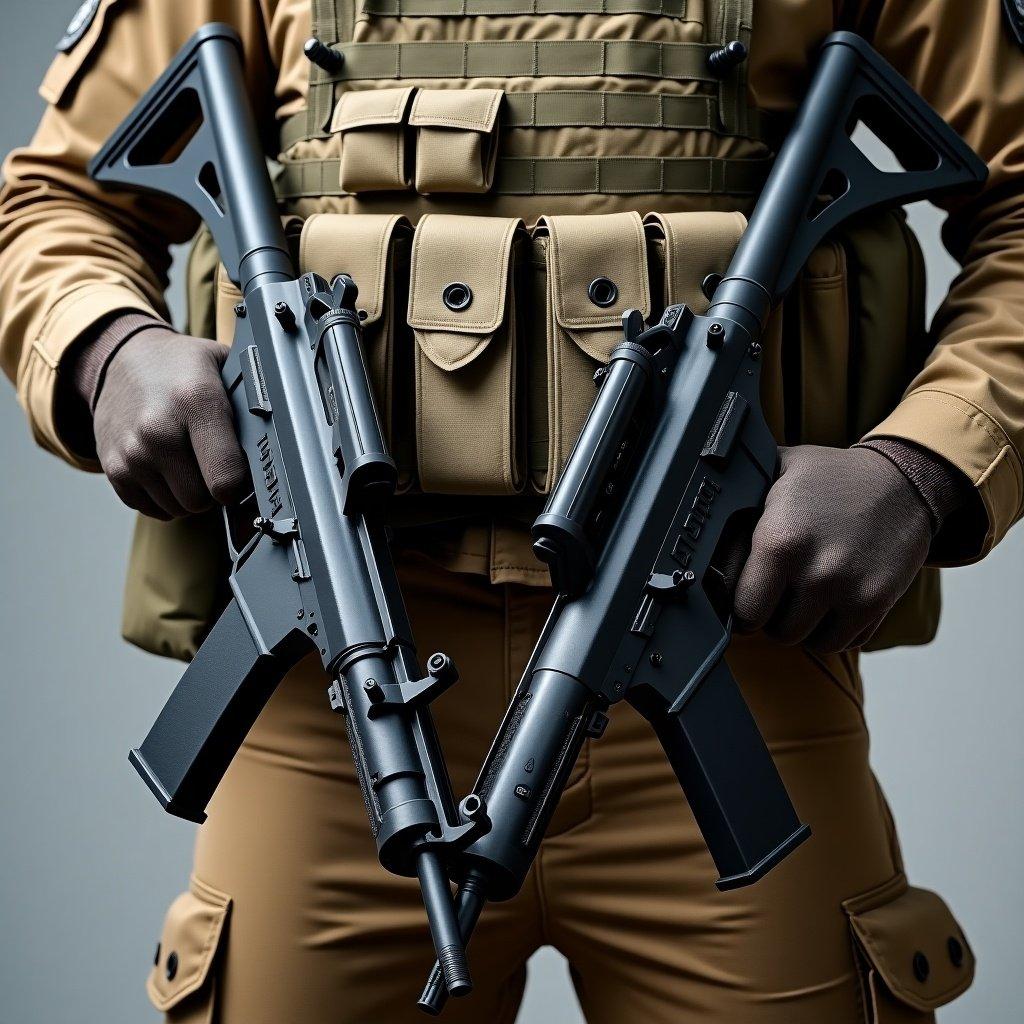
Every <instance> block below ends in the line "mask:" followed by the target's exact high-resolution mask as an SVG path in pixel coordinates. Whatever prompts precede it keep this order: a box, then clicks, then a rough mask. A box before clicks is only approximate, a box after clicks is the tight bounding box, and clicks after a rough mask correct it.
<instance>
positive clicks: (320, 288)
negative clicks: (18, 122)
mask: <svg viewBox="0 0 1024 1024" xmlns="http://www.w3.org/2000/svg"><path fill="white" fill-rule="evenodd" d="M240 53H241V43H240V41H239V38H238V36H237V35H236V34H235V32H234V31H233V30H232V29H231V28H229V27H227V26H224V25H207V26H205V27H204V28H202V29H200V31H199V32H197V33H196V35H195V36H193V38H192V39H191V40H190V41H189V42H188V43H187V44H186V45H185V47H184V48H183V49H182V50H181V52H180V53H179V54H178V56H177V57H176V58H175V59H174V62H173V63H172V64H171V66H170V67H169V68H168V69H167V70H166V71H165V72H164V74H163V75H162V76H161V78H160V79H159V81H157V82H156V84H155V85H154V86H153V87H152V88H151V89H150V90H149V92H148V93H147V94H146V95H145V96H144V97H143V98H142V100H141V101H140V102H139V103H138V105H137V106H136V108H135V110H134V111H133V112H132V113H131V114H130V115H129V117H128V118H127V119H126V120H125V121H124V123H123V124H122V125H121V126H120V127H119V128H118V129H117V131H116V132H115V133H114V135H113V137H112V138H111V139H110V140H109V141H108V142H107V144H106V145H105V146H104V147H103V149H102V150H101V152H100V153H99V154H98V155H97V156H96V158H95V160H94V161H93V162H92V164H91V166H90V172H91V173H92V175H93V177H94V178H96V179H97V180H98V181H101V182H104V183H106V182H112V183H117V184H120V185H128V186H133V187H138V188H143V189H148V190H150V191H154V192H158V193H162V194H164V195H167V196H173V197H176V198H178V199H179V200H182V201H184V202H185V203H187V204H188V205H189V206H190V207H191V208H192V209H193V210H195V212H196V213H198V214H199V215H200V217H202V218H203V220H205V221H206V223H207V224H208V225H209V228H210V230H211V231H212V232H213V236H214V239H215V240H216V242H217V245H218V248H219V249H220V255H221V258H222V260H223V262H224V265H225V267H226V268H227V271H228V274H229V275H230V277H231V279H232V280H233V281H235V282H237V283H238V284H239V285H240V287H241V290H242V295H243V297H244V301H243V302H242V303H241V304H240V305H239V306H238V307H236V313H237V315H238V322H237V332H236V337H235V341H234V344H233V346H232V348H231V351H230V354H229V356H228V359H227V362H226V364H225V367H224V372H223V379H224V385H225V387H226V388H227V391H228V394H229V396H230V399H231V404H232V406H233V409H234V418H235V426H236V428H237V431H238V436H239V440H240V442H241V445H242V448H243V450H244V451H245V454H246V458H247V459H248V462H249V468H250V470H251V472H252V478H253V481H254V488H255V493H254V494H253V495H252V496H250V498H249V499H246V502H243V506H242V507H243V508H245V507H247V506H251V508H252V511H253V512H256V513H258V514H257V515H256V516H255V518H254V522H253V526H254V528H253V530H252V532H251V534H249V535H248V536H247V537H246V538H245V539H244V541H242V540H238V541H236V540H235V539H234V536H233V530H232V528H231V525H230V522H229V525H228V546H229V548H230V552H231V557H232V561H233V568H232V571H231V576H230V585H231V594H232V597H231V600H230V602H229V604H228V606H227V608H226V609H225V611H224V613H223V614H222V615H221V617H220V619H219V620H218V621H217V623H216V624H215V625H214V627H213V629H212V631H211V632H210V634H209V636H208V637H207V639H206V640H205V642H204V643H203V644H202V646H201V647H200V648H199V651H198V653H197V654H196V657H195V659H194V660H193V661H192V663H191V664H190V665H189V667H188V669H187V670H186V672H185V674H184V676H183V677H182V679H181V681H180V682H179V683H178V685H177V687H176V688H175V690H174V692H173V693H172V694H171V697H170V699H169V700H168V702H167V704H166V706H165V707H164V709H163V711H162V712H161V713H160V716H159V718H158V719H157V721H156V723H155V724H154V726H153V728H152V729H151V730H150V733H149V735H148V736H147V737H146V739H145V741H144V742H143V744H142V746H141V747H139V748H138V749H137V750H133V751H132V752H131V763H132V764H133V765H134V766H135V768H136V770H137V771H138V772H139V774H140V775H141V776H142V778H143V779H144V780H145V781H146V782H147V784H148V785H149V787H150V789H151V790H152V791H153V793H154V794H155V795H156V797H157V799H159V801H160V803H161V804H162V805H163V806H164V808H165V809H166V810H168V811H169V812H170V813H172V814H176V815H178V816H179V817H182V818H186V819H188V820H190V821H196V822H202V821H203V820H204V819H205V813H204V810H205V807H206V804H207V802H208V801H209V799H210V797H211V795H212V794H213V791H214V790H215V789H216V787H217V785H218V783H219V782H220V779H221V777H222V776H223V774H224V772H225V770H226V769H227V766H228V764H229V763H230V762H231V760H232V758H233V757H234V755H235V753H236V752H237V750H238V748H239V746H240V745H241V743H242V741H243V739H244V738H245V735H246V733H247V732H248V731H249V729H250V727H251V726H252V724H253V722H255V720H256V718H257V716H258V715H259V713H260V711H261V709H262V708H263V707H264V705H265V704H266V702H267V700H268V699H269V698H270V695H271V694H272V693H273V691H274V689H275V687H276V686H277V684H278V683H279V682H280V681H281V679H282V677H283V676H284V675H285V673H286V672H287V671H288V670H289V669H290V668H291V667H292V666H293V665H295V664H296V662H297V661H298V660H299V659H300V658H302V657H303V656H304V655H306V654H307V653H309V652H311V651H316V652H317V653H318V654H319V655H320V659H321V661H322V662H323V665H324V668H325V669H326V670H327V672H328V673H329V676H330V678H331V679H332V680H333V683H332V684H331V686H330V689H329V694H330V701H331V706H332V707H333V708H334V709H335V710H337V711H340V712H343V713H344V714H345V715H346V722H347V728H348V735H349V741H350V745H351V747H352V753H353V755H354V758H355V763H356V769H357V773H358V776H359V782H360V785H361V787H362V791H363V797H364V799H365V802H366V809H367V812H368V814H369V817H370V823H371V828H372V831H373V834H374V838H375V839H376V841H377V849H378V852H379V855H380V861H381V863H382V864H383V865H384V866H385V867H386V868H387V869H388V870H389V871H392V872H395V873H397V874H400V875H408V876H418V877H419V881H420V885H421V888H422V893H423V899H424V902H425V904H426V908H427V914H428V917H429V920H430V929H431V933H432V936H433V940H434V945H435V947H436V949H437V954H438V957H439V958H440V961H441V962H442V963H443V964H444V972H443V973H444V978H445V983H446V987H447V989H448V991H450V992H451V993H452V994H463V993H465V992H467V991H469V989H470V987H471V983H470V979H469V975H468V972H467V969H466V962H465V951H464V948H463V943H462V939H461V937H460V935H459V929H458V925H457V922H456V918H455V912H454V905H453V902H452V894H451V890H450V888H449V883H448V878H447V874H446V872H445V867H444V865H445V861H446V855H445V854H444V851H445V849H446V848H447V847H448V846H450V845H452V844H455V845H458V844H459V843H466V842H469V841H471V840H472V838H473V837H474V836H475V835H476V834H477V833H478V832H480V831H481V830H482V829H483V828H485V827H486V819H485V817H484V815H483V808H482V806H481V804H480V802H479V800H478V799H477V798H476V797H470V798H467V801H464V804H463V807H462V808H461V813H457V812H456V808H455V806H454V801H453V799H452V794H451V784H450V782H449V779H448V775H447V771H446V769H445V766H444V762H443V759H442V757H441V754H440V750H439V747H438V742H437V738H436V735H435V731H434V726H433V722H432V719H431V716H430V712H429V710H428V705H429V703H430V701H431V700H433V699H434V698H435V697H436V696H437V695H438V694H439V693H441V692H442V691H443V690H444V689H446V688H447V687H448V686H450V685H451V684H452V683H454V682H455V680H456V678H457V674H456V672H455V669H454V667H453V666H452V664H451V662H450V661H449V659H448V658H447V657H446V656H445V655H443V654H435V655H433V656H432V657H431V658H430V659H429V660H428V662H427V674H426V675H423V674H422V673H421V672H420V671H419V668H418V665H417V659H416V652H415V648H414V646H413V641H412V634H411V630H410V627H409V622H408V619H407V616H406V611H405V608H404V605H403V603H402V598H401V594H400V592H399V588H398V582H397V579H396V576H395V570H394V566H393V564H392V559H391V554H390V551H389V549H388V543H387V539H386V537H385V532H384V530H385V528H384V526H383V525H382V524H381V522H380V512H381V510H382V508H383V506H384V504H385V502H386V501H387V500H388V498H389V497H390V496H391V494H392V493H393V491H394V488H395V483H396V477H397V474H396V470H395V464H394V462H393V461H392V459H391V458H390V456H389V455H388V453H387V450H386V447H385V444H384V441H383V438H382V434H381V429H380V425H379V421H378V418H377V414H376V411H375V409H374V405H373V398H372V394H371V390H370V385H369V382H368V378H367V374H366V368H365V365H364V362H363V356H362V350H361V346H360V331H359V319H358V316H357V313H356V308H355V298H356V291H355V286H354V284H353V282H352V280H351V279H350V278H347V277H344V276H342V277H339V278H338V279H337V280H336V281H335V282H334V283H333V285H331V284H328V282H326V281H324V280H323V279H322V278H319V277H317V276H316V275H314V274H305V275H303V276H302V277H299V278H296V275H295V271H294V269H293V267H292V262H291V258H290V256H289V254H288V249H287V247H286V242H285V238H284V234H283V231H282V228H281V219H280V216H279V214H278V211H277V208H276V206H275V202H274V195H273V191H272V188H271V184H270V178H269V174H268V171H267V166H266V162H265V159H264V156H263V151H262V148H261V146H260V144H259V140H258V137H257V133H256V127H255V124H254V119H253V115H252V111H251V108H250V105H249V100H248V97H247V95H246V92H245V87H244V83H243V79H242V73H241V60H240ZM225 519H226V520H228V519H229V517H228V516H227V515H225ZM232 521H233V520H232Z"/></svg>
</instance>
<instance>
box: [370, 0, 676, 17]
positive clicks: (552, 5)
mask: <svg viewBox="0 0 1024 1024" xmlns="http://www.w3.org/2000/svg"><path fill="white" fill-rule="evenodd" d="M362 11H363V14H367V15H370V16H371V17H393V18H479V17H499V18H501V17H506V16H515V15H520V14H536V15H541V14H650V15H653V16H656V17H662V18H677V19H680V20H682V19H684V18H685V17H686V0H363V3H362Z"/></svg>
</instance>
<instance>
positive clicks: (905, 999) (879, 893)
mask: <svg viewBox="0 0 1024 1024" xmlns="http://www.w3.org/2000/svg"><path fill="white" fill-rule="evenodd" d="M843 909H844V910H845V911H846V913H847V915H848V916H849V919H850V926H851V929H852V932H853V945H854V955H855V956H856V958H857V965H858V970H859V974H860V980H861V994H862V997H863V1010H864V1020H865V1024H926V1022H928V1021H933V1020H934V1019H935V1018H934V1012H935V1010H937V1009H938V1008H939V1007H940V1006H945V1005H946V1004H947V1003H950V1002H952V1001H953V1000H954V999H956V997H957V996H959V995H960V994H961V993H963V992H965V991H966V990H967V989H968V988H969V987H970V984H971V982H972V981H973V980H974V954H973V953H972V952H971V948H970V946H969V945H968V944H967V939H966V938H965V937H964V934H963V932H962V931H961V929H960V926H959V925H958V924H957V922H956V919H955V918H954V917H953V915H952V913H951V912H950V910H949V907H947V906H946V904H945V902H944V901H943V900H942V898H941V897H940V896H938V895H936V894H935V893H934V892H929V891H928V890H927V889H917V888H913V887H911V886H908V885H907V880H906V878H905V877H904V876H903V875H897V876H896V878H894V879H892V881H890V882H887V883H886V884H885V885H882V886H880V887H879V888H877V889H874V890H872V891H871V892H869V893H866V894H865V895H863V896H858V897H855V898H854V899H850V900H846V901H845V902H844V903H843Z"/></svg>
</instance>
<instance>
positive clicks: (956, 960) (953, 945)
mask: <svg viewBox="0 0 1024 1024" xmlns="http://www.w3.org/2000/svg"><path fill="white" fill-rule="evenodd" d="M946 949H948V950H949V962H950V963H951V964H952V965H953V966H954V967H963V965H964V947H963V944H962V943H961V942H960V940H959V939H958V938H957V937H956V936H955V935H950V937H949V939H948V941H947V942H946Z"/></svg>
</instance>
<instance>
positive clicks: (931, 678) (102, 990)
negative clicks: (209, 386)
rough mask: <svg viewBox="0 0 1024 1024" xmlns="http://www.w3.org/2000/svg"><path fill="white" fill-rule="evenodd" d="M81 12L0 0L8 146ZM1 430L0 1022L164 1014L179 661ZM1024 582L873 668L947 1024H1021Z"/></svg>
mask: <svg viewBox="0 0 1024 1024" xmlns="http://www.w3.org/2000/svg"><path fill="white" fill-rule="evenodd" d="M73 9H74V3H72V2H70V0H59V2H52V0H47V2H42V3H41V2H39V0H2V4H0V11H2V15H3V18H2V21H3V36H2V42H0V96H2V97H3V100H2V105H0V152H3V153H6V152H7V151H8V150H9V149H11V148H13V147H14V146H16V145H19V144H21V143H23V142H24V141H26V140H27V139H28V138H29V137H30V135H31V132H32V130H33V127H34V125H35V122H36V119H37V118H38V116H39V113H40V111H41V106H42V104H41V101H40V100H39V99H38V97H37V96H36V95H35V92H34V88H35V85H36V83H37V82H38V81H39V79H40V78H41V76H42V72H43V69H44V67H45V65H46V63H47V62H48V61H49V59H50V56H51V54H52V51H53V45H54V42H55V41H56V40H57V39H58V38H59V37H60V35H61V33H62V30H63V28H64V26H65V25H66V23H67V21H68V19H69V17H70V14H71V12H72V11H73ZM913 216H914V223H915V226H916V228H917V229H918V231H919V234H921V236H922V238H923V239H924V241H925V243H926V246H927V249H928V255H929V262H930V264H931V271H932V296H931V299H932V303H933V306H934V303H935V301H937V299H938V298H939V297H940V295H941V292H942V289H943V288H944V286H945V283H946V282H947V281H948V279H949V276H950V274H951V272H952V267H951V264H950V261H949V260H948V259H947V258H946V257H945V256H944V254H943V253H942V252H941V250H940V249H939V246H938V217H937V215H936V214H935V212H934V211H933V210H931V209H929V208H924V209H917V210H914V211H913ZM5 388H6V386H5ZM0 436H2V437H3V457H2V458H3V467H4V468H3V473H2V480H3V483H2V490H0V570H2V579H3V584H2V587H0V611H2V614H0V651H3V653H4V659H3V666H4V674H3V685H2V686H0V780H2V782H0V993H2V995H0V1024H70V1022H76V1024H77V1022H93V1021H95V1022H99V1021H103V1022H104V1024H137V1022H139V1021H149V1020H155V1019H156V1017H155V1015H154V1013H153V1011H152V1009H151V1008H150V1007H149V1004H148V1002H147V1001H146V998H145V995H144V993H143V988H142V981H143V978H144V976H145V974H146V972H147V970H148V968H149V963H150V959H151V957H152V952H153V947H154V944H155V941H156V936H157V932H158V929H159V925H160V922H161V920H162V916H163V912H164V909H165V907H166V905H167V903H168V902H169V901H170V900H171V899H172V898H173V897H174V896H175V895H176V894H177V893H178V892H179V891H180V890H181V888H182V887H183V883H184V881H185V879H186V877H187V870H188V864H189V856H190V847H191V841H192V834H191V828H190V826H188V825H186V824H185V823H183V822H180V821H177V820H175V819H171V818H169V817H165V816H164V815H162V814H160V813H159V812H158V810H157V808H156V805H155V804H154V803H153V802H152V800H151V798H150V796H149V793H148V792H147V791H146V790H145V787H143V786H142V785H141V784H140V783H139V781H138V779H137V778H136V776H135V774H134V772H132V771H131V770H130V769H129V767H128V765H127V762H126V760H125V752H126V750H127V748H128V746H129V745H130V743H132V742H135V741H137V740H139V739H140V738H141V737H142V735H143V734H144V732H145V730H146V728H148V726H149V724H150V722H151V721H152V719H153V717H154V716H155V715H156V713H157V712H158V710H159V709H160V706H161V703H162V701H163V699H164V697H165V696H166V694H167V692H168V690H169V688H170V687H171V686H172V684H173V683H174V681H175V680H176V678H177V675H178V673H179V668H178V666H176V665H174V664H172V663H169V662H165V661H161V660H160V659H157V658H153V657H150V656H148V655H146V654H143V653H141V652H140V651H137V650H134V649H133V648H130V647H128V646H127V645H125V644H123V643H122V642H120V641H119V639H118V636H119V633H118V626H119V606H120V596H121V584H122V574H123V570H124V564H125V557H126V554H127V548H128V538H129V535H130V527H131V515H130V514H129V513H128V512H127V511H126V510H125V509H123V508H121V507H120V506H119V505H118V503H117V501H116V500H115V498H114V496H113V493H112V492H111V491H110V490H109V488H108V487H107V485H106V483H105V482H104V481H103V480H102V479H99V478H95V477H89V476H86V475H84V474H80V473H74V472H73V471H71V470H70V469H68V468H67V467H65V466H63V465H61V464H60V463H59V462H57V460H55V459H53V458H51V457H49V456H46V455H43V454H41V453H40V452H39V451H37V450H36V449H34V448H33V446H32V444H31V442H30V440H29V437H28V432H27V430H26V428H25V424H24V421H23V418H22V415H21V413H20V411H19V410H18V408H17V406H16V403H15V401H14V394H13V391H12V390H11V389H9V388H6V393H5V394H4V397H3V401H0ZM1022 571H1024V531H1021V530H1018V531H1016V532H1014V533H1013V534H1011V536H1010V537H1009V539H1008V540H1007V541H1006V542H1005V544H1004V545H1003V546H1002V547H1001V548H1000V550H999V551H998V553H997V555H996V556H995V557H993V558H991V559H989V561H988V562H987V563H986V564H983V565H979V566H974V567H972V568H968V569H963V570H958V571H956V572H954V573H949V574H947V575H946V613H945V618H944V623H943V628H942V630H941V633H940V635H939V638H938V640H937V641H936V642H935V643H934V644H932V645H931V646H930V647H928V648H926V649H921V650H908V651H897V652H892V653H887V654H882V655H875V656H872V657H870V658H868V659H867V660H866V663H865V672H866V676H867V689H868V708H869V718H870V721H871V725H872V728H873V730H874V755H873V757H874V764H875V767H876V769H877V771H878V774H879V775H880V777H881V779H882V782H883V784H884V786H885V789H886V792H887V793H888V795H889V798H890V800H891V801H892V804H893V807H894V810H895V813H896V817H897V820H898V822H899V824H900V829H901V835H902V840H903V846H904V851H905V854H906V860H907V864H908V866H909V870H910V872H911V874H912V877H913V881H914V882H915V883H916V884H919V885H924V886H928V887H931V888H935V889H937V890H938V891H939V892H941V893H942V894H943V895H944V896H945V897H946V898H947V899H948V900H949V902H950V903H951V905H952V906H953V908H954V910H955V912H956V913H957V914H958V915H959V917H960V920H961V922H962V924H963V925H964V927H965V929H966V931H967V934H968V935H969V936H970V938H971V941H972V943H973V945H974V947H975V949H976V952H977V953H978V955H979V959H980V965H979V971H978V978H977V981H976V983H975V985H974V988H973V989H972V990H971V991H970V992H969V993H968V994H967V995H966V996H965V997H963V998H962V999H961V1000H959V1001H958V1002H957V1003H955V1004H954V1005H953V1006H952V1007H951V1008H950V1009H948V1010H947V1011H945V1012H944V1013H943V1014H942V1020H943V1022H944V1024H956V1022H971V1024H1005V1022H1008V1021H1011V1020H1019V1019H1020V1016H1019V1014H1020V948H1021V946H1020V933H1021V923H1022V920H1024V887H1022V885H1021V882H1020V863H1021V860H1022V859H1024V830H1022V824H1021V814H1020V807H1021V793H1022V788H1024V753H1022V750H1024V744H1022V743H1021V741H1020V737H1019V731H1020V727H1021V723H1022V722H1024V688H1022V687H1021V685H1020V683H1021V668H1020V666H1021V664H1022V662H1024V628H1022V621H1021V610H1022V601H1021V583H1020V580H1021V576H1022ZM520 1020H521V1021H522V1022H530V1024H554V1022H558V1024H573V1022H576V1021H579V1020H580V1017H579V1011H578V1009H577V1007H576V1002H575V999H574V997H573V995H572V990H571V988H570V986H569V983H568V977H567V974H566V971H565V966H564V961H562V959H561V957H560V956H559V955H558V954H557V953H556V952H554V951H553V950H545V951H542V952H541V953H540V954H538V955H537V956H536V957H535V958H534V960H533V962H532V964H531V978H530V986H529V989H528V991H527V997H526V1004H525V1006H524V1008H523V1011H522V1014H521V1017H520Z"/></svg>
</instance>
